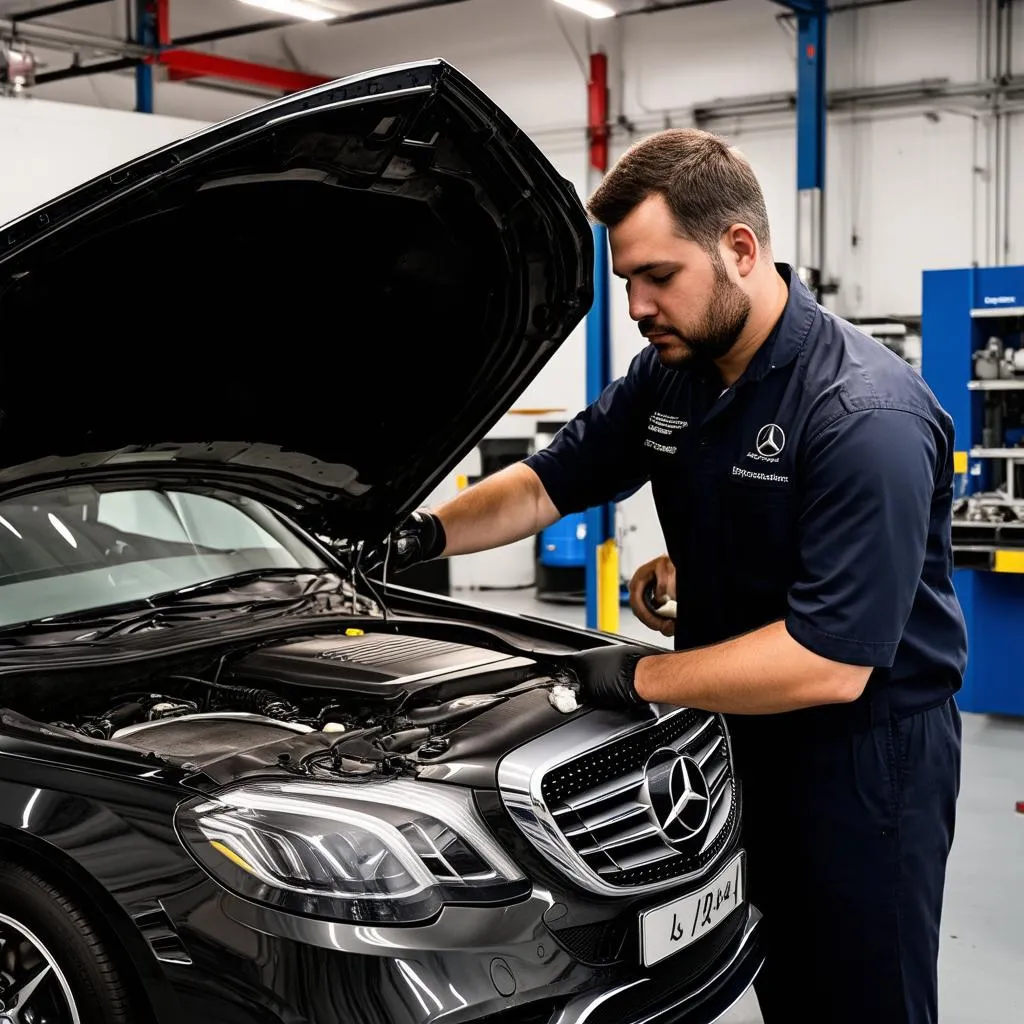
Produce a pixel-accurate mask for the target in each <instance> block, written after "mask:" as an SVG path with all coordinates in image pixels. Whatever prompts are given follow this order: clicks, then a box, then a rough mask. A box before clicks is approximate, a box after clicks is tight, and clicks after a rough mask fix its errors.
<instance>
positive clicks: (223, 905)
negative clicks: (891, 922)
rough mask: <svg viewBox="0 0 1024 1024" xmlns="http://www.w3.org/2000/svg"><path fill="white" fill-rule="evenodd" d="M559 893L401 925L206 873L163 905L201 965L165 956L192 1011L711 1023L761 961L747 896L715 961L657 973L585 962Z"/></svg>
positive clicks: (333, 1022) (544, 1023)
mask: <svg viewBox="0 0 1024 1024" xmlns="http://www.w3.org/2000/svg"><path fill="white" fill-rule="evenodd" d="M175 903H177V905H176V906H175V905H174V904H175ZM550 905H551V896H550V895H549V894H547V893H545V892H544V891H543V890H540V889H537V888H535V890H534V894H533V896H531V897H530V898H529V899H527V900H525V901H523V902H522V903H519V904H517V905H514V906H508V907H501V908H499V907H493V908H467V907H451V908H447V909H446V910H445V911H443V912H442V914H441V915H440V917H439V918H438V919H437V921H435V922H434V923H432V924H430V925H425V926H422V927H417V928H403V929H391V928H382V927H375V926H374V925H372V924H369V923H367V924H366V925H363V926H359V925H338V924H331V923H328V922H325V921H317V920H314V919H310V918H300V917H296V916H293V915H286V914H281V913H279V912H277V911H274V910H270V909H268V908H265V907H261V906H257V905H255V904H253V903H248V902H246V901H242V900H239V899H237V898H236V897H234V896H231V895H229V894H228V893H225V892H224V891H223V890H219V889H218V888H215V887H212V886H207V885H203V886H201V887H200V889H199V890H198V891H197V890H195V889H194V890H192V891H191V892H190V893H189V895H188V897H186V898H185V899H183V900H181V901H180V902H178V901H174V900H172V901H168V902H167V903H165V909H166V910H167V911H168V912H169V914H170V917H171V919H172V920H173V921H174V922H175V925H176V928H177V930H178V933H179V935H180V937H181V939H182V940H183V941H184V943H185V946H186V947H187V948H189V949H190V951H191V952H192V964H191V965H190V966H183V965H180V966H179V965H172V964H166V965H164V966H165V971H166V975H167V978H168V981H169V982H170V984H171V985H172V987H173V988H174V989H175V990H176V992H177V994H178V996H179V998H180V999H181V1002H182V1006H183V1008H185V1014H184V1016H183V1017H182V1018H181V1020H183V1021H186V1022H191V1021H193V1020H195V1019H208V1020H212V1019H219V1020H222V1021H225V1022H228V1021H230V1022H231V1024H236V1022H237V1024H242V1022H243V1021H244V1022H245V1024H283V1022H284V1021H287V1022H288V1024H300V1022H301V1024H341V1022H345V1024H439V1022H441V1021H444V1022H445V1024H711V1022H712V1021H716V1020H718V1018H719V1017H721V1016H722V1015H723V1014H724V1013H725V1012H726V1011H727V1010H728V1009H729V1007H730V1006H732V1005H733V1004H734V1003H735V1002H737V1001H738V1000H739V999H740V998H742V996H743V994H744V993H745V992H746V991H747V990H748V988H749V987H750V985H751V983H752V982H753V980H754V978H755V977H756V976H757V973H758V971H759V970H760V968H761V964H762V962H763V955H762V951H761V943H760V934H761V915H760V913H759V912H758V911H757V909H756V908H754V907H753V906H751V905H750V904H744V905H742V906H741V907H739V908H738V909H737V910H736V911H734V914H733V916H732V917H731V918H729V919H727V920H726V921H724V922H723V923H722V924H721V925H720V926H719V929H720V934H719V937H718V939H717V940H716V946H715V948H714V949H713V951H712V950H709V951H708V956H707V959H706V960H702V962H701V963H700V964H696V963H692V964H690V966H689V967H687V966H686V963H685V961H684V960H679V961H678V962H676V963H674V964H673V962H672V960H671V959H670V960H668V961H666V962H665V963H664V964H663V965H661V967H660V968H656V969H654V970H650V971H645V970H643V969H642V968H639V967H637V966H635V965H634V966H627V965H624V964H621V963H620V964H617V965H615V966H608V967H605V968H600V967H593V966H587V965H586V964H584V963H581V962H580V961H579V960H577V959H576V958H575V957H573V956H571V955H570V954H569V953H568V952H567V951H566V950H565V949H564V948H562V947H561V946H560V945H559V944H558V943H556V942H555V941H553V940H552V935H551V933H550V932H549V931H548V929H547V927H546V926H545V925H544V923H543V915H544V911H545V910H546V909H548V907H549V906H550ZM711 934H712V935H714V934H715V933H711ZM197 1015H198V1017H197ZM157 1016H158V1019H159V1020H160V1021H161V1024H165V1022H167V1024H170V1022H171V1021H172V1020H173V1021H174V1024H178V1018H177V1017H173V1018H172V1017H165V1016H163V1015H161V1014H158V1015H157Z"/></svg>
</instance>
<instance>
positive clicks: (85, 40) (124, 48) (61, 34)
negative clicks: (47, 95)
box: [0, 18, 150, 59]
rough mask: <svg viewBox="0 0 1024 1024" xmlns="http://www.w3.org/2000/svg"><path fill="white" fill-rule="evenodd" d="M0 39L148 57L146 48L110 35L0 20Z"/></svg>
mask: <svg viewBox="0 0 1024 1024" xmlns="http://www.w3.org/2000/svg"><path fill="white" fill-rule="evenodd" d="M0 38H2V39H16V40H18V41H19V42H23V43H27V44H28V45H29V46H38V47H41V48H42V49H47V48H49V49H69V50H93V51H94V52H96V53H112V54H117V55H118V56H121V57H138V58H140V59H145V58H146V57H148V56H149V55H150V51H149V50H147V49H146V47H144V46H140V45H139V44H138V43H130V42H125V40H123V39H116V38H114V37H113V36H102V35H99V34H97V33H95V32H85V31H82V30H80V29H74V28H61V27H60V26H58V25H22V24H21V23H20V22H16V21H12V20H11V19H10V18H0Z"/></svg>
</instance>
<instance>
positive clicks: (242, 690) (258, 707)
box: [208, 683, 298, 718]
mask: <svg viewBox="0 0 1024 1024" xmlns="http://www.w3.org/2000/svg"><path fill="white" fill-rule="evenodd" d="M208 685H211V687H212V689H213V690H214V692H215V693H216V694H217V696H218V698H219V699H220V700H222V701H225V702H230V703H232V704H238V705H240V706H241V707H243V708H244V709H245V710H246V711H254V712H256V713H257V714H260V715H266V716H267V717H268V718H288V717H290V716H293V715H297V714H298V709H297V708H295V707H293V706H292V705H291V704H289V703H288V702H287V701H283V700H281V698H280V697H278V695H277V694H276V693H272V692H271V691H270V690H260V689H258V688H256V687H253V686H228V685H226V684H224V683H213V684H208Z"/></svg>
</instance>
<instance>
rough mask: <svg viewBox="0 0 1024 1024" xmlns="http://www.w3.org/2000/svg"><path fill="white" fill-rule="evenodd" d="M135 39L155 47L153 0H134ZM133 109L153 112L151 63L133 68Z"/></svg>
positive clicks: (154, 10) (140, 111) (154, 7)
mask: <svg viewBox="0 0 1024 1024" xmlns="http://www.w3.org/2000/svg"><path fill="white" fill-rule="evenodd" d="M135 41H136V42H137V43H139V44H141V45H142V46H145V47H148V48H150V49H155V48H156V44H157V14H156V5H155V3H154V0H136V3H135ZM135 111H136V113H139V114H152V113H153V65H152V64H145V63H143V64H139V65H138V67H136V69H135Z"/></svg>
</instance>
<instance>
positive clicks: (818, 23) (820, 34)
mask: <svg viewBox="0 0 1024 1024" xmlns="http://www.w3.org/2000/svg"><path fill="white" fill-rule="evenodd" d="M776 2H777V3H779V4H781V5H782V6H783V7H788V8H789V9H790V10H791V11H793V12H794V13H795V14H796V18H797V76H796V188H797V251H796V265H797V270H798V271H799V273H800V276H801V277H802V278H803V279H804V281H805V282H806V284H807V285H808V287H810V288H811V289H812V290H813V291H814V292H815V293H816V294H817V295H818V296H819V297H820V294H821V283H822V272H823V269H824V265H825V151H826V110H827V103H826V84H825V68H826V62H825V55H826V51H827V42H828V9H827V7H826V5H825V2H824V0H776Z"/></svg>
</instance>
